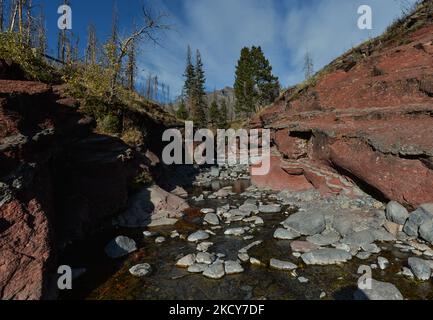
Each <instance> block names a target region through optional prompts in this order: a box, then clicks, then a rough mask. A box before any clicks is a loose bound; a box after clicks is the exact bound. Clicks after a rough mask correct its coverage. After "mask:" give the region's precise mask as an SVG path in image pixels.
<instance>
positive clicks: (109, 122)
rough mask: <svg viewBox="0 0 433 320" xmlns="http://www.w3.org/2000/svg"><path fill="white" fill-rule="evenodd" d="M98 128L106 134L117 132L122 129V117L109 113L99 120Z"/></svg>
mask: <svg viewBox="0 0 433 320" xmlns="http://www.w3.org/2000/svg"><path fill="white" fill-rule="evenodd" d="M97 122H98V130H99V131H101V132H102V133H106V134H116V133H120V131H121V123H120V119H119V117H118V116H117V115H115V114H112V113H109V114H106V115H105V116H102V117H101V118H100V119H98V120H97Z"/></svg>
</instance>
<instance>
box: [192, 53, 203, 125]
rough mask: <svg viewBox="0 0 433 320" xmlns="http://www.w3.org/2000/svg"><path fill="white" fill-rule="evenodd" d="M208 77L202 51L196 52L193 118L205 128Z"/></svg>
mask: <svg viewBox="0 0 433 320" xmlns="http://www.w3.org/2000/svg"><path fill="white" fill-rule="evenodd" d="M205 84H206V77H205V74H204V69H203V62H202V59H201V54H200V51H199V50H197V52H196V63H195V78H194V92H193V104H192V118H193V121H194V122H195V123H196V125H197V126H199V127H201V128H203V127H204V126H205V125H206V113H205V111H206V110H205V109H206V92H205Z"/></svg>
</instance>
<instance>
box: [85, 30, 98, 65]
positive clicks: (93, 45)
mask: <svg viewBox="0 0 433 320" xmlns="http://www.w3.org/2000/svg"><path fill="white" fill-rule="evenodd" d="M97 46H98V43H97V37H96V27H95V25H94V24H90V25H89V27H88V28H87V46H86V64H91V65H95V64H96V60H97Z"/></svg>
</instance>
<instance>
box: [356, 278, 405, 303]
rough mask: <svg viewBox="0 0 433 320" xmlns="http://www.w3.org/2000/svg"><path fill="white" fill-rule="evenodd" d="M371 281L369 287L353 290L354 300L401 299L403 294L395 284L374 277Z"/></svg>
mask: <svg viewBox="0 0 433 320" xmlns="http://www.w3.org/2000/svg"><path fill="white" fill-rule="evenodd" d="M371 281H372V282H371V288H369V289H358V290H357V291H356V292H355V294H354V299H355V300H403V295H402V294H401V292H400V291H399V290H398V289H397V287H396V286H395V285H393V284H391V283H386V282H380V281H377V280H374V279H371Z"/></svg>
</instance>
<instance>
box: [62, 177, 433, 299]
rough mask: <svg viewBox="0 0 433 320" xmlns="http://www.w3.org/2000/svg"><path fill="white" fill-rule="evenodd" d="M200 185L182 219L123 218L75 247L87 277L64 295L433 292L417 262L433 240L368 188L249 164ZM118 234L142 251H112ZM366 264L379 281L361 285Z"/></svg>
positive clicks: (73, 256) (70, 258)
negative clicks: (271, 179)
mask: <svg viewBox="0 0 433 320" xmlns="http://www.w3.org/2000/svg"><path fill="white" fill-rule="evenodd" d="M219 175H220V176H221V177H223V176H224V178H218V176H219ZM194 185H195V186H194V187H193V188H192V189H191V190H188V201H189V203H190V205H191V206H192V209H188V210H187V211H186V214H185V216H184V217H183V218H181V219H180V220H179V221H178V222H177V223H176V224H175V225H173V226H164V227H153V228H133V229H124V228H114V229H113V230H111V231H107V232H104V233H102V234H99V235H97V236H94V237H92V238H91V239H87V240H85V241H83V242H80V243H75V244H74V245H72V246H70V247H67V248H66V250H65V251H64V254H63V258H62V259H63V260H62V263H65V264H69V265H71V266H73V267H74V268H75V270H76V272H77V276H78V277H77V279H76V280H74V283H73V284H74V286H73V290H71V291H66V292H63V294H62V298H63V299H122V300H123V299H187V300H189V299H211V300H217V299H240V300H256V299H277V300H279V299H281V300H291V299H301V300H303V299H313V300H318V299H325V300H327V299H329V300H351V299H354V298H356V299H377V298H381V299H409V300H411V299H433V283H432V280H431V279H429V280H427V281H420V280H419V279H417V278H416V277H418V276H419V275H420V273H419V272H418V271H419V270H418V269H417V267H416V266H414V264H411V266H410V265H409V264H408V261H409V259H410V258H414V257H415V258H416V259H418V260H420V261H424V262H425V263H427V265H429V266H430V268H431V267H433V260H430V259H432V257H433V250H432V248H431V246H428V245H426V244H425V242H423V241H421V240H415V239H414V238H410V237H408V236H406V235H404V233H403V232H398V230H395V231H396V234H395V235H393V234H391V233H390V232H388V231H387V230H386V229H385V227H386V228H389V226H390V222H389V221H387V219H386V216H385V211H384V210H385V206H386V204H384V203H381V202H380V201H377V200H375V199H373V198H372V197H370V196H368V195H367V194H364V193H362V192H360V193H359V195H358V196H357V197H348V196H346V195H341V196H335V195H331V196H327V197H323V196H321V195H320V193H319V192H317V191H311V190H310V191H300V192H290V191H287V190H285V191H282V192H276V191H272V190H270V189H265V188H258V187H254V186H251V183H250V180H249V177H248V172H242V168H234V169H233V168H230V169H227V168H226V169H221V170H220V169H215V168H214V169H212V170H211V171H209V170H207V169H206V170H203V171H202V172H201V173H200V174H199V175H198V176H197V177H196V181H195V183H194ZM295 229H296V230H297V231H295ZM118 236H124V237H129V239H131V240H133V242H134V246H133V248H131V250H130V251H134V252H133V253H131V254H129V255H127V256H124V257H121V258H117V259H112V258H109V257H108V256H107V254H106V251H107V248H108V246H109V245H108V246H107V244H109V243H110V240H112V239H113V238H115V237H118ZM118 244H119V247H122V248H123V249H125V250H129V249H128V245H131V243H125V242H123V243H121V242H118ZM104 249H105V252H104ZM125 253H126V251H125ZM134 267H135V268H134ZM360 267H362V269H361V270H360ZM411 268H412V269H411ZM366 270H367V271H366ZM411 270H414V272H413V271H411ZM359 272H361V273H359ZM365 272H371V276H372V278H373V279H374V280H373V283H372V285H373V286H372V289H371V290H359V288H358V281H359V279H360V278H361V277H362V276H363V275H365V274H364V273H365ZM81 273H82V274H81ZM414 273H415V274H416V276H415V275H414ZM428 273H429V276H430V275H431V270H430V269H429V270H428ZM367 275H369V274H367Z"/></svg>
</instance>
